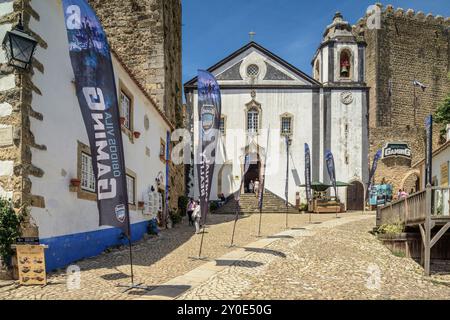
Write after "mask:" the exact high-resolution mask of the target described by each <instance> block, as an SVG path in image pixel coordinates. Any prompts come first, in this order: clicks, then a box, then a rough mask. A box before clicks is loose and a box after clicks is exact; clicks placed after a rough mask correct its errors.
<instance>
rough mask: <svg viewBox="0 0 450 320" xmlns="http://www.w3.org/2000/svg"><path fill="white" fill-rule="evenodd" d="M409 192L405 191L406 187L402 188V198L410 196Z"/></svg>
mask: <svg viewBox="0 0 450 320" xmlns="http://www.w3.org/2000/svg"><path fill="white" fill-rule="evenodd" d="M408 196H409V195H408V192H406V191H405V189H403V190H402V192H401V193H400V199H405V198H408Z"/></svg>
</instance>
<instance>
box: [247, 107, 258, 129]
mask: <svg viewBox="0 0 450 320" xmlns="http://www.w3.org/2000/svg"><path fill="white" fill-rule="evenodd" d="M258 126H259V112H258V110H255V109H250V110H249V111H248V113H247V131H248V132H249V133H258Z"/></svg>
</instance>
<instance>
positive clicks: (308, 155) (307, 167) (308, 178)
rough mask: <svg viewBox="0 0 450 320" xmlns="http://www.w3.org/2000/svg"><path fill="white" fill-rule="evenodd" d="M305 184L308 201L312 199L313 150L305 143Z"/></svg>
mask: <svg viewBox="0 0 450 320" xmlns="http://www.w3.org/2000/svg"><path fill="white" fill-rule="evenodd" d="M305 186H306V199H308V203H309V202H310V201H311V200H312V194H311V151H310V149H309V145H308V144H307V143H305Z"/></svg>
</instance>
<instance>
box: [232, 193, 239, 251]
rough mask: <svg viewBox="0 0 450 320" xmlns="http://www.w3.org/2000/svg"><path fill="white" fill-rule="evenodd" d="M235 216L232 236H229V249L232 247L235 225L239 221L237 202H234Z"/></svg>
mask: <svg viewBox="0 0 450 320" xmlns="http://www.w3.org/2000/svg"><path fill="white" fill-rule="evenodd" d="M235 210H236V216H235V218H234V226H233V234H232V235H231V243H230V248H232V247H234V233H235V232H236V225H237V222H238V220H239V201H238V202H236V209H235Z"/></svg>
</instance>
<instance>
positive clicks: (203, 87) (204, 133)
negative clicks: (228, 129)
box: [197, 70, 221, 222]
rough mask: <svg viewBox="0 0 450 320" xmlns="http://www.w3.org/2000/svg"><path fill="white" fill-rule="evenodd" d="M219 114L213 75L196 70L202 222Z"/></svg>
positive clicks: (207, 203)
mask: <svg viewBox="0 0 450 320" xmlns="http://www.w3.org/2000/svg"><path fill="white" fill-rule="evenodd" d="M220 115H221V96H220V88H219V84H218V83H217V81H216V79H215V78H214V76H213V75H212V74H211V73H209V72H207V71H202V70H199V71H198V116H199V128H198V130H199V131H198V132H199V144H198V148H199V149H198V157H199V159H198V162H197V175H198V184H199V191H200V207H201V214H202V220H203V222H205V221H206V215H207V214H208V209H209V199H210V193H211V181H212V178H213V174H214V166H215V158H216V148H217V143H218V140H219V125H220Z"/></svg>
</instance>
